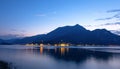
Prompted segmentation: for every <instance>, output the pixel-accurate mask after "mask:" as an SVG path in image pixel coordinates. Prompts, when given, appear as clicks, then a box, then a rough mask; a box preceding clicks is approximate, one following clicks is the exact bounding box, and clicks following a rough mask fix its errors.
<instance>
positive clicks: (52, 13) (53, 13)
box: [35, 11, 57, 17]
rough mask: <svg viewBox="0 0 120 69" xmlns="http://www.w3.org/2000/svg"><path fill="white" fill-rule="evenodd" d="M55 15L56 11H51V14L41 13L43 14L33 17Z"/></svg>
mask: <svg viewBox="0 0 120 69" xmlns="http://www.w3.org/2000/svg"><path fill="white" fill-rule="evenodd" d="M55 14H57V12H56V11H53V12H49V13H45V14H44V13H43V14H36V15H35V16H40V17H45V16H50V15H55Z"/></svg>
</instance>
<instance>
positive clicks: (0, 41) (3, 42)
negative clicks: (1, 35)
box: [0, 39, 10, 45]
mask: <svg viewBox="0 0 120 69" xmlns="http://www.w3.org/2000/svg"><path fill="white" fill-rule="evenodd" d="M9 44H10V43H7V42H6V41H5V40H2V39H0V45H9Z"/></svg>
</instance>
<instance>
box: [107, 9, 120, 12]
mask: <svg viewBox="0 0 120 69" xmlns="http://www.w3.org/2000/svg"><path fill="white" fill-rule="evenodd" d="M107 12H108V13H111V12H120V9H113V10H108V11H107Z"/></svg>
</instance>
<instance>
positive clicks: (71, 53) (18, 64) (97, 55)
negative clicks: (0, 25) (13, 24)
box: [0, 45, 120, 69]
mask: <svg viewBox="0 0 120 69" xmlns="http://www.w3.org/2000/svg"><path fill="white" fill-rule="evenodd" d="M0 60H2V61H6V62H8V63H10V64H11V65H12V66H13V67H14V68H16V69H120V47H75V46H71V47H53V46H50V47H28V46H20V45H0Z"/></svg>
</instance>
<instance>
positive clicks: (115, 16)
mask: <svg viewBox="0 0 120 69" xmlns="http://www.w3.org/2000/svg"><path fill="white" fill-rule="evenodd" d="M112 12H116V13H114V14H113V15H112V16H110V17H106V18H99V19H95V21H99V20H103V21H104V20H111V19H116V20H120V9H113V10H108V11H107V13H112Z"/></svg>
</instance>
